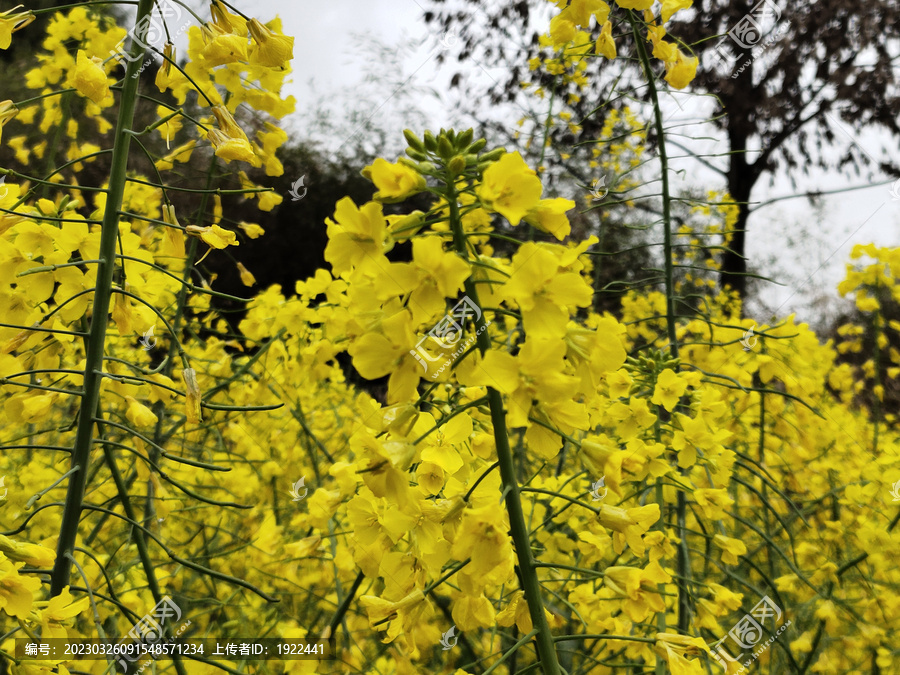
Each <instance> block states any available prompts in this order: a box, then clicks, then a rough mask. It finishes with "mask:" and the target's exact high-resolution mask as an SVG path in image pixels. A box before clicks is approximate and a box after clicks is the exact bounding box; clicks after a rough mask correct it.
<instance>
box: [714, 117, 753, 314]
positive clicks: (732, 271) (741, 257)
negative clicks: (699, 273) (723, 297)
mask: <svg viewBox="0 0 900 675" xmlns="http://www.w3.org/2000/svg"><path fill="white" fill-rule="evenodd" d="M729 145H730V148H729V150H730V152H731V155H730V157H731V163H730V166H729V167H728V193H729V194H730V195H731V198H732V200H733V201H735V202H737V205H738V218H737V222H735V224H734V233H733V234H732V237H731V244H730V245H729V249H731V250H729V251H726V252H725V256H724V257H723V259H722V271H721V274H720V275H719V281H720V283H721V284H722V287H723V288H724V287H726V286H730V287H731V289H732V290H734V291H737V293H738V295H739V296H740V298H741V300H744V299H745V298H746V297H747V277H746V276H745V275H746V273H747V259H746V258H745V250H746V241H747V239H746V230H747V219H748V218H749V216H750V206H749V201H750V193H751V192H752V190H753V185H754V183H756V179H757V178H758V174H757V173H756V172H755V171H754V167H753V165H751V164H748V163H747V157H746V150H747V138H746V136H741V135H738V134H735V133H729Z"/></svg>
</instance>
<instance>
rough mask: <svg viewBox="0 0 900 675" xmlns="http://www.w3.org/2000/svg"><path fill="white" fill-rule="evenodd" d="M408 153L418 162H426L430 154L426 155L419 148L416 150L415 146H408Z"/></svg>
mask: <svg viewBox="0 0 900 675" xmlns="http://www.w3.org/2000/svg"><path fill="white" fill-rule="evenodd" d="M406 154H407V155H409V156H410V157H412V158H413V159H414V160H416V161H417V162H424V161H425V160H427V159H428V155H426V154H425V153H424V152H419V151H418V150H414V149H413V148H407V149H406Z"/></svg>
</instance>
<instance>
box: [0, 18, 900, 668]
mask: <svg viewBox="0 0 900 675" xmlns="http://www.w3.org/2000/svg"><path fill="white" fill-rule="evenodd" d="M548 4H549V6H550V9H552V11H553V18H552V19H551V21H550V23H549V30H548V32H547V34H546V35H545V36H544V38H543V43H542V46H543V47H544V48H546V50H547V51H548V53H552V56H548V59H547V60H546V62H544V63H543V64H541V65H540V67H543V68H548V69H549V70H550V72H554V73H556V74H557V75H558V76H559V77H561V78H567V81H570V82H574V83H576V84H577V83H578V82H579V78H587V77H588V75H587V74H586V73H587V64H588V61H589V60H591V59H601V58H602V59H605V60H607V61H614V60H616V59H621V58H623V57H622V56H620V55H619V52H620V51H623V50H624V51H625V52H626V53H627V54H628V55H629V56H628V58H629V59H632V60H633V61H634V63H636V64H637V67H638V68H639V69H640V70H641V72H642V73H643V75H644V82H643V86H644V87H645V89H646V90H647V91H648V92H649V93H647V96H648V97H649V98H648V101H649V104H648V106H646V108H640V110H641V112H638V107H637V106H635V107H634V108H633V109H631V110H628V111H627V112H623V113H622V114H621V117H615V116H614V117H613V118H612V120H611V121H610V131H611V132H612V128H613V126H614V125H613V123H614V122H615V123H616V124H621V123H625V124H626V125H627V127H628V128H629V130H630V131H629V133H628V135H627V137H626V138H625V140H622V142H621V147H618V148H614V149H613V150H612V151H611V154H607V155H604V156H603V157H601V156H600V154H599V150H598V154H597V158H598V159H597V162H600V161H606V162H608V163H612V164H615V163H618V164H619V168H620V169H621V170H622V171H623V172H626V171H627V169H629V168H634V167H636V166H638V165H639V164H640V165H643V164H647V165H648V166H651V167H652V171H653V172H655V173H654V175H655V176H658V177H659V176H661V177H662V180H657V182H656V183H655V184H654V190H655V192H656V193H658V195H657V199H658V200H659V204H660V208H661V211H660V213H661V216H660V217H661V218H662V223H663V228H662V235H661V240H660V241H659V242H657V244H658V250H659V251H660V256H661V257H660V260H661V261H662V262H661V266H660V268H659V270H658V272H659V279H660V281H659V283H655V284H650V285H646V284H645V285H643V286H641V285H637V284H635V285H634V287H630V288H628V289H627V290H626V292H624V293H623V295H622V300H621V302H620V304H619V307H618V308H617V309H616V311H606V310H603V311H599V310H598V309H596V305H595V302H594V298H595V295H596V294H597V293H598V292H599V289H598V288H597V287H596V283H595V279H596V278H597V274H598V273H599V272H600V271H602V267H603V266H604V265H606V264H607V262H606V259H605V258H604V257H603V256H602V255H599V254H598V253H597V251H598V248H597V244H598V241H599V240H598V237H597V236H595V235H594V234H590V233H588V234H584V228H583V227H580V226H579V225H578V222H579V221H578V218H579V214H580V213H582V212H585V211H586V210H593V209H600V210H602V209H604V208H606V207H605V206H604V204H602V203H600V204H599V205H598V203H597V202H598V200H596V199H595V200H594V201H591V200H587V205H585V203H576V201H574V200H572V199H569V198H566V197H564V196H557V195H558V190H555V189H552V187H551V185H550V180H549V178H548V177H547V175H546V172H545V171H544V170H543V167H542V166H537V165H535V164H534V163H532V162H529V161H528V160H527V159H526V157H524V156H523V154H522V153H520V152H519V151H517V150H508V149H506V148H504V147H500V146H498V145H495V144H494V143H492V142H488V141H487V140H486V139H484V138H479V137H478V135H477V134H476V132H475V130H473V129H467V130H455V131H454V130H446V129H441V130H440V131H426V130H424V129H421V130H406V131H405V132H403V136H404V142H405V144H406V146H407V149H406V151H405V155H404V156H401V157H399V158H397V157H388V158H378V159H375V160H374V161H373V162H372V163H370V164H368V165H367V166H365V167H364V168H362V175H363V176H364V177H365V178H366V179H367V180H368V181H369V182H370V183H371V188H372V192H373V195H372V197H371V198H370V199H367V200H358V199H357V200H354V199H353V198H351V197H349V196H345V197H342V198H340V199H339V200H338V201H336V203H335V204H334V207H333V210H332V216H331V217H330V218H328V219H326V220H325V221H324V222H321V223H319V227H320V228H321V229H322V230H323V231H325V233H326V235H327V245H326V247H325V249H324V259H325V260H326V263H327V264H326V265H325V266H324V267H323V268H321V269H318V270H316V271H315V272H314V274H312V275H310V276H308V277H307V278H305V279H303V280H300V281H297V282H296V285H295V287H293V288H284V287H282V286H279V285H272V286H269V287H266V288H257V289H254V290H249V289H251V288H252V287H253V286H254V284H255V279H254V276H253V272H254V271H255V270H253V269H251V268H248V266H247V265H245V264H244V262H242V259H241V251H242V247H241V245H242V244H247V243H248V242H252V241H254V240H257V239H259V238H265V237H269V236H273V235H272V233H271V232H267V231H265V228H263V227H262V226H260V225H259V224H258V223H254V222H247V221H243V220H240V221H238V220H236V219H235V218H234V217H232V213H231V211H230V208H231V206H230V205H231V204H233V203H237V202H240V203H241V204H246V205H250V206H252V207H254V208H256V209H257V210H258V211H259V212H260V213H261V214H265V213H268V212H271V211H272V210H273V209H277V208H284V207H285V205H286V203H285V202H284V197H283V195H281V194H279V193H278V192H276V191H274V190H272V189H271V188H269V187H266V185H265V178H266V177H277V176H280V175H282V173H283V167H282V162H281V160H280V159H279V152H280V151H281V150H282V146H284V145H285V144H286V143H287V141H288V134H287V132H286V131H284V130H283V128H282V125H281V120H283V119H284V118H285V116H286V115H288V114H290V113H291V112H293V111H294V105H295V101H294V99H293V97H290V96H287V95H285V94H284V93H283V88H284V84H285V81H286V78H287V77H288V75H289V74H290V72H291V70H290V63H291V58H292V53H293V47H294V39H293V38H292V37H289V36H287V35H285V34H284V32H283V30H282V24H281V21H280V20H279V19H274V20H268V19H266V20H264V19H263V18H259V19H257V18H254V17H252V16H248V15H246V14H245V12H250V11H251V10H250V9H249V5H250V3H240V5H241V6H232V5H229V4H228V3H225V2H223V1H220V0H213V2H212V3H211V4H209V5H206V6H205V7H204V8H203V12H202V13H201V14H200V15H197V14H195V13H194V11H193V10H190V9H189V8H188V7H187V6H186V5H184V6H182V5H180V4H178V5H175V4H174V3H173V4H171V5H170V4H168V3H166V2H161V3H154V1H153V0H139V1H138V2H136V3H132V5H133V6H134V8H136V14H135V15H134V16H132V17H131V20H130V21H131V22H130V23H127V22H123V20H121V19H117V18H116V17H113V16H111V15H109V14H106V13H103V12H101V11H100V9H99V7H100V5H95V4H94V3H84V4H82V5H67V6H64V7H61V8H55V7H54V8H52V9H29V8H26V7H22V6H19V7H17V8H15V9H8V10H6V11H4V12H0V48H4V49H9V48H11V45H13V44H14V43H15V42H16V40H17V39H18V38H19V37H20V35H22V34H23V33H22V32H23V31H25V30H26V29H28V30H34V29H35V28H36V27H38V28H39V32H40V34H41V41H40V48H39V49H38V50H37V51H35V52H34V53H31V54H30V55H29V59H30V63H29V65H28V67H27V68H26V69H25V72H24V80H23V84H22V86H23V87H24V88H25V89H23V91H26V92H27V93H26V94H24V95H22V96H21V97H19V98H17V99H16V100H12V99H8V100H5V101H3V102H0V130H2V136H0V147H2V149H3V152H4V153H5V154H3V155H2V157H3V158H4V163H3V164H2V168H0V173H2V174H3V183H2V186H0V195H2V196H0V476H2V485H0V636H2V638H0V660H2V661H3V663H2V664H0V673H13V674H15V675H39V674H43V673H61V674H65V673H73V674H74V673H96V674H98V675H99V674H100V673H112V672H118V671H124V672H127V673H134V672H141V670H142V669H143V670H144V671H150V670H153V671H155V672H166V673H168V672H175V673H178V674H179V675H184V674H186V673H187V674H191V675H194V674H196V675H206V674H210V675H211V674H213V673H220V672H223V673H224V672H228V673H259V674H270V673H271V674H273V675H274V674H280V673H335V674H336V673H373V674H375V673H377V674H379V675H392V674H398V675H411V674H413V673H448V674H452V675H466V674H471V675H489V674H490V673H495V672H496V673H510V674H512V673H543V674H544V675H586V674H588V673H590V674H591V675H606V674H610V675H612V674H615V675H626V674H627V675H638V674H650V673H654V674H660V675H661V674H663V673H674V674H675V675H695V674H696V675H701V674H706V673H725V674H726V675H736V674H738V673H751V672H758V673H761V674H763V673H765V674H767V675H775V674H777V675H787V674H794V673H797V674H807V673H808V674H813V673H824V674H833V673H859V674H866V675H869V674H871V675H876V674H880V675H886V674H889V673H900V647H898V646H897V640H896V639H895V638H897V637H898V633H900V569H898V567H897V563H896V561H897V559H898V557H900V528H898V527H897V525H898V521H900V508H898V507H900V434H898V419H897V411H896V410H895V409H892V405H893V404H892V403H891V401H896V399H895V398H891V396H890V395H888V394H890V392H895V391H896V389H897V379H898V375H900V351H898V349H897V347H896V346H894V345H896V344H897V339H898V338H900V322H898V321H897V320H895V319H894V318H892V317H893V316H895V314H892V313H891V311H892V309H891V308H895V307H896V305H897V303H900V248H891V247H878V246H875V245H867V246H863V245H859V246H856V247H855V248H853V251H852V254H851V256H850V259H849V260H847V261H846V263H847V272H846V278H845V280H844V281H843V282H841V284H840V286H839V288H838V291H839V292H840V294H841V295H843V296H845V297H847V298H849V299H851V300H853V301H854V302H855V307H856V310H857V311H856V312H855V313H854V314H853V320H850V321H847V322H845V323H844V324H843V325H841V326H840V328H839V329H838V334H837V336H836V337H829V336H823V335H820V334H817V333H816V332H814V331H813V330H812V329H811V328H810V326H809V325H808V321H809V319H808V318H807V319H806V320H804V317H802V316H797V315H795V314H784V315H781V316H776V317H772V318H771V319H770V320H767V321H765V322H762V321H758V320H757V319H754V318H753V317H750V316H747V315H746V314H745V311H744V309H743V305H742V299H741V297H740V296H739V295H738V294H737V293H735V292H732V290H731V289H730V288H728V287H727V286H726V287H722V286H721V285H719V284H717V283H716V282H715V274H716V272H717V271H718V270H719V267H720V257H721V256H720V253H721V250H722V249H724V248H727V247H728V246H729V243H730V241H731V232H732V230H733V228H734V224H735V222H736V219H737V213H736V207H735V205H734V202H733V200H732V199H731V198H730V197H729V196H728V195H727V194H723V193H722V192H713V191H710V192H709V193H708V194H707V195H705V196H703V197H702V198H700V199H697V200H696V201H695V202H694V203H691V204H690V205H689V206H690V209H691V210H690V218H689V222H688V220H686V219H679V220H677V221H676V219H675V218H674V217H673V209H674V203H675V202H676V199H675V195H673V194H671V193H670V192H669V185H668V181H667V180H666V178H665V176H666V175H667V172H668V167H667V165H666V157H667V155H666V138H665V137H666V133H665V130H664V128H663V115H662V111H661V109H660V105H659V96H661V95H662V92H663V91H664V90H671V89H674V90H686V89H687V90H689V89H690V87H691V86H692V84H691V83H692V81H693V80H694V77H695V75H696V71H697V68H698V60H697V58H696V57H694V56H692V55H691V53H690V50H689V49H687V47H686V46H685V45H684V43H682V42H680V41H679V40H678V38H677V37H673V36H671V35H669V34H668V33H667V30H666V26H667V25H668V24H669V22H670V20H671V19H672V17H673V16H676V15H677V13H678V12H681V11H683V10H686V9H688V8H689V7H690V5H691V2H690V0H684V1H680V0H675V1H674V2H672V1H670V0H665V1H664V2H662V3H661V4H660V3H656V4H654V3H653V2H650V1H646V0H616V1H615V3H614V4H613V3H611V6H610V5H607V4H606V3H605V2H603V1H602V0H558V1H556V2H551V3H548ZM166 8H168V10H169V12H170V13H169V14H168V15H167V13H166ZM176 8H177V9H178V12H177V14H178V16H177V17H176V16H174V15H173V14H172V12H174V10H175V9H176ZM163 23H165V25H166V26H167V28H168V30H169V31H171V33H172V34H171V35H168V34H167V35H164V36H157V38H160V40H161V41H160V42H159V43H158V46H153V45H154V44H155V43H154V42H153V40H152V39H151V32H152V31H154V30H156V28H155V27H157V26H159V25H162V24H163ZM182 24H184V25H187V26H188V27H187V28H186V29H185V34H186V43H187V48H186V50H185V51H186V54H184V55H180V54H177V53H176V49H175V46H174V44H175V42H174V40H175V32H176V31H178V30H179V29H180V27H181V26H182ZM591 31H593V35H595V36H597V37H593V36H592V34H591ZM148 45H149V46H148ZM145 50H146V53H145ZM151 57H152V58H153V59H156V61H155V63H156V64H157V65H156V66H154V68H155V69H156V74H155V76H153V77H147V76H146V75H145V74H144V73H142V72H141V71H142V70H144V69H145V68H146V67H147V65H146V62H147V59H150V58H151ZM294 67H296V64H295V66H294ZM524 67H525V68H528V64H525V65H524ZM537 67H538V65H537V64H533V65H532V70H535V69H536V68H537ZM610 96H612V94H610ZM598 104H599V102H598ZM644 111H646V115H645V112H644ZM626 118H627V119H626ZM563 123H566V122H565V121H564V122H563ZM548 124H549V121H548ZM398 136H399V134H398ZM598 147H599V146H598ZM551 151H552V150H548V152H551ZM7 159H8V161H7ZM257 181H258V182H257ZM622 201H623V202H625V201H627V200H626V199H623V200H622ZM610 208H612V207H610ZM582 235H584V236H582ZM217 259H218V260H219V261H225V263H226V264H228V265H231V266H232V267H234V268H235V269H236V270H238V272H237V273H238V275H239V277H240V279H241V280H242V281H243V282H244V284H245V286H246V287H247V289H248V290H247V294H246V295H245V296H244V297H237V296H234V295H233V294H231V293H226V292H224V291H222V290H221V289H220V288H218V287H217V283H216V279H215V274H207V273H205V272H204V271H203V269H204V268H203V263H205V262H208V261H215V260H217ZM684 270H688V272H687V274H684ZM256 271H258V270H256ZM225 303H237V304H238V305H239V306H240V307H241V312H242V313H241V314H240V318H239V320H237V321H232V313H233V312H232V311H231V310H226V309H223V308H225V307H231V306H232V305H227V304H225ZM47 640H51V642H53V641H55V642H53V644H55V645H56V646H57V647H59V649H57V651H55V652H53V653H47V652H44V651H41V650H40V649H39V647H38V646H39V645H41V644H44V643H46V641H47ZM262 640H271V641H272V642H271V643H265V644H266V646H267V649H268V652H267V653H266V655H265V657H264V658H263V656H261V655H260V654H259V653H258V652H254V651H253V648H252V644H249V643H254V642H260V641H262ZM88 641H90V642H88ZM240 641H244V643H247V644H248V645H249V646H247V648H246V649H244V650H241V648H240V647H237V648H235V649H234V650H233V651H229V650H228V649H227V648H226V647H225V645H226V644H228V643H229V642H235V643H238V642H240ZM279 641H281V642H280V644H278V645H276V642H279ZM30 644H33V645H35V647H34V649H28V650H27V651H26V648H27V647H28V645H30ZM47 644H51V643H47ZM77 644H81V645H84V644H93V645H95V646H97V647H98V650H95V651H94V652H93V655H92V656H91V658H85V656H86V655H90V654H91V652H90V651H88V652H78V651H77V650H74V649H73V650H69V649H68V648H66V649H63V647H62V646H63V645H77ZM141 644H143V645H163V644H168V645H180V646H178V648H177V649H174V650H172V651H168V652H164V653H163V655H160V652H159V651H158V650H157V651H156V653H155V656H153V657H152V658H151V655H153V654H154V652H153V649H150V650H149V654H146V655H144V656H141V655H140V653H141V652H140V650H138V651H137V652H135V651H133V650H132V651H130V652H129V651H127V649H130V648H133V647H134V645H141ZM260 644H262V643H261V642H260ZM285 644H287V645H289V646H293V647H297V646H298V645H299V646H300V652H299V653H297V652H296V651H292V652H291V653H290V655H288V652H286V651H284V645H285ZM304 644H305V645H306V647H305V652H304V648H303V646H304ZM311 644H312V645H314V646H313V650H314V651H312V653H311V652H310V649H309V645H311ZM128 645H131V647H127V646H128ZM104 646H105V647H104ZM114 646H116V647H117V648H118V650H117V649H114V648H113V647H114ZM316 646H320V647H321V646H324V648H323V652H322V655H320V654H319V652H318V651H315V649H316ZM219 648H221V650H220V649H219ZM324 649H327V655H325V652H324ZM145 652H146V650H145ZM126 654H127V657H126Z"/></svg>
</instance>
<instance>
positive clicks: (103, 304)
mask: <svg viewBox="0 0 900 675" xmlns="http://www.w3.org/2000/svg"><path fill="white" fill-rule="evenodd" d="M152 7H153V0H140V3H139V4H138V10H137V17H136V24H135V25H136V26H140V27H141V28H139V29H138V33H139V35H137V39H136V40H132V45H131V56H132V57H133V60H131V61H129V63H128V66H127V68H126V74H125V84H124V85H123V87H122V98H121V101H120V102H119V118H118V120H117V122H116V138H115V146H114V148H113V156H112V165H111V167H110V174H109V192H108V193H107V201H106V209H105V211H104V213H103V225H102V230H101V234H100V255H99V256H98V257H99V259H100V263H99V264H98V266H97V288H96V291H95V293H94V302H93V306H92V311H91V316H92V319H91V332H90V335H89V337H88V344H87V354H86V363H85V368H84V396H83V397H82V399H81V406H80V410H79V413H78V429H77V431H76V432H75V448H74V452H73V453H72V464H71V466H73V467H74V466H78V467H80V468H79V470H78V472H77V473H75V474H74V475H73V476H72V478H70V479H69V489H68V492H67V493H66V506H65V511H64V512H63V518H62V524H61V526H60V530H59V543H58V545H57V548H56V562H55V564H54V565H53V574H52V575H51V579H50V595H51V596H57V595H59V594H60V592H62V589H63V588H64V587H65V586H66V585H67V584H68V583H69V574H70V572H71V569H72V561H71V559H70V558H69V555H71V554H72V552H73V551H74V549H75V540H76V539H77V537H78V524H79V521H80V520H81V511H82V508H83V505H84V493H85V488H86V487H87V476H88V467H89V463H90V454H91V445H92V436H93V433H94V418H95V417H96V415H97V407H98V404H99V402H100V385H101V384H102V380H103V377H102V370H103V352H104V348H105V346H106V326H107V323H108V321H109V303H110V298H111V297H112V279H113V269H114V267H115V262H116V257H115V256H116V240H117V238H118V235H119V210H120V209H121V208H122V197H123V194H124V192H125V177H126V169H127V168H128V149H129V146H130V141H131V136H130V135H129V133H128V131H129V130H130V129H131V126H132V124H133V123H134V110H135V104H136V102H137V90H138V78H136V77H132V75H134V74H135V73H136V72H137V69H138V66H139V64H138V57H139V56H140V54H141V46H140V44H141V41H142V40H143V38H144V37H145V35H146V32H147V30H148V27H149V25H148V24H147V23H146V22H145V21H144V19H146V18H147V17H148V15H149V14H150V10H151V9H152Z"/></svg>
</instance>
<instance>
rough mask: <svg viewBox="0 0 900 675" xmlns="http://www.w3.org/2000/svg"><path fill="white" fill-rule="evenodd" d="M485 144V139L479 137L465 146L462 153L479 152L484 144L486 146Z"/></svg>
mask: <svg viewBox="0 0 900 675" xmlns="http://www.w3.org/2000/svg"><path fill="white" fill-rule="evenodd" d="M486 145H487V139H486V138H479V139H478V140H477V141H475V142H474V143H472V145H470V146H469V147H468V148H466V149H465V151H464V153H465V154H469V153H478V152H481V151H482V150H483V149H484V146H486Z"/></svg>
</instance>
